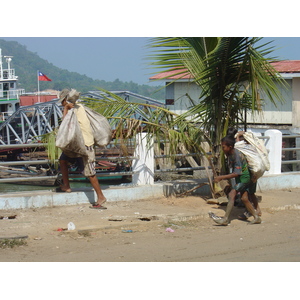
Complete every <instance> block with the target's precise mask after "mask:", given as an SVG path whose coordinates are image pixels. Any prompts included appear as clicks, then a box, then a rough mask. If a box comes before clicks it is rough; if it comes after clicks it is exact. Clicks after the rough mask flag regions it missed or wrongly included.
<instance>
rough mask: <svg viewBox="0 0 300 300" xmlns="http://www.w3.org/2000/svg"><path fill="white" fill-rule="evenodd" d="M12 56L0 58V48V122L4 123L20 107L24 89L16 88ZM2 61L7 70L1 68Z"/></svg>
mask: <svg viewBox="0 0 300 300" xmlns="http://www.w3.org/2000/svg"><path fill="white" fill-rule="evenodd" d="M12 58H13V56H6V55H5V56H2V49H1V48H0V122H3V121H5V120H6V119H7V118H8V117H9V116H11V115H12V114H13V113H14V112H15V111H16V110H17V109H18V108H19V106H20V96H21V95H22V94H24V93H25V90H24V89H18V88H17V81H18V76H16V75H15V70H14V69H12V68H11V61H12ZM3 59H5V60H6V63H7V68H6V69H5V68H4V66H3Z"/></svg>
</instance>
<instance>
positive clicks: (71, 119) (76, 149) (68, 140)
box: [55, 109, 87, 157]
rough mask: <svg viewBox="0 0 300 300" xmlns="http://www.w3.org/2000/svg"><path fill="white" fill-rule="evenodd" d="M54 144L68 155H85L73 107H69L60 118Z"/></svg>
mask: <svg viewBox="0 0 300 300" xmlns="http://www.w3.org/2000/svg"><path fill="white" fill-rule="evenodd" d="M55 145H56V146H57V147H58V148H60V149H61V150H62V151H63V152H64V153H65V154H66V155H68V156H69V157H80V156H86V155H87V152H86V147H85V145H84V139H83V136H82V133H81V130H80V126H79V123H78V120H77V117H76V114H75V112H74V109H70V110H69V111H68V113H67V114H66V115H65V117H64V119H63V120H62V122H61V124H60V127H59V129H58V132H57V136H56V143H55Z"/></svg>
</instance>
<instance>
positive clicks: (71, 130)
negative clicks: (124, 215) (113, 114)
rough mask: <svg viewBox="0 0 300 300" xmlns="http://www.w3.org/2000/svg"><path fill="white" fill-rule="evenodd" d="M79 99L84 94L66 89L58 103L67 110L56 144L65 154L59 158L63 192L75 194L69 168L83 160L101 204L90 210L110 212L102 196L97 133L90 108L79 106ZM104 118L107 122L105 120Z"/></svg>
mask: <svg viewBox="0 0 300 300" xmlns="http://www.w3.org/2000/svg"><path fill="white" fill-rule="evenodd" d="M79 96H80V93H79V92H77V91H76V90H75V89H71V90H68V89H64V90H62V91H61V93H60V95H59V101H58V103H61V104H62V106H63V107H64V109H63V122H62V123H61V126H60V128H59V131H58V134H57V140H56V146H58V147H59V148H61V149H62V151H63V153H62V154H61V156H60V158H59V163H60V170H61V173H62V180H63V184H62V185H61V186H60V191H61V192H67V193H70V192H71V188H70V182H69V173H68V165H69V163H74V162H75V161H76V159H82V163H83V166H84V169H83V174H84V176H86V177H88V178H89V180H90V182H91V184H92V186H93V188H94V190H95V192H96V195H97V201H96V202H95V203H93V205H92V206H91V207H90V208H94V209H106V207H105V206H103V204H104V203H105V202H106V198H105V196H104V195H103V193H102V190H101V187H100V184H99V181H98V178H97V176H96V170H95V150H94V143H95V141H94V132H93V130H92V126H91V123H90V120H89V117H88V115H87V112H86V108H85V107H84V106H83V105H81V104H79V103H76V102H77V100H78V99H79ZM100 116H101V115H100ZM101 117H102V118H104V117H103V116H101ZM104 119H105V118H104ZM105 120H106V119H105ZM106 122H107V121H106ZM107 123H108V122H107ZM105 125H107V124H105ZM107 133H108V135H109V134H110V130H109V129H108V130H107ZM108 139H110V137H109V138H108Z"/></svg>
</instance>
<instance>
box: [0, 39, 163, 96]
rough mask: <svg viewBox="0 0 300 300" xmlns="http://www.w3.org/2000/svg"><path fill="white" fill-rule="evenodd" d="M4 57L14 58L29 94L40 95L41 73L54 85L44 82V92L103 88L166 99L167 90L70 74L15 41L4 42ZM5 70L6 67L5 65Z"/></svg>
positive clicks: (21, 86)
mask: <svg viewBox="0 0 300 300" xmlns="http://www.w3.org/2000/svg"><path fill="white" fill-rule="evenodd" d="M0 48H1V49H2V55H3V56H4V55H11V56H13V60H12V64H11V67H12V68H13V69H15V72H16V75H17V76H18V77H19V80H18V84H19V86H18V88H22V89H25V91H26V92H35V91H37V70H39V71H41V72H43V73H45V74H46V75H47V76H48V77H49V78H51V79H52V81H47V82H44V81H40V90H41V91H42V90H45V89H47V90H48V89H53V90H62V89H64V88H76V89H77V90H79V91H81V92H82V93H84V92H87V91H91V90H96V89H97V88H99V87H100V88H103V89H106V90H115V91H116V90H118V91H123V90H126V91H130V92H133V93H137V94H140V95H143V96H146V97H151V98H153V99H157V100H163V99H164V90H160V91H158V92H156V91H157V90H159V88H161V87H159V86H150V85H145V84H143V85H139V84H137V83H134V82H132V81H130V82H122V81H120V80H119V79H116V80H115V81H112V82H107V81H105V80H94V79H92V78H90V77H88V76H86V75H81V74H79V73H76V72H69V71H67V70H65V69H61V68H58V67H56V66H54V65H53V64H52V63H49V62H48V61H47V60H45V59H42V58H40V57H39V56H38V55H37V54H36V53H33V52H31V51H29V50H27V48H26V46H23V45H21V44H20V43H18V42H15V41H5V40H2V39H0ZM3 64H4V67H5V68H6V63H5V61H3Z"/></svg>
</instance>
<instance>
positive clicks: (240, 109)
mask: <svg viewBox="0 0 300 300" xmlns="http://www.w3.org/2000/svg"><path fill="white" fill-rule="evenodd" d="M260 40H261V38H247V37H175V38H153V39H151V40H150V43H149V48H151V49H152V54H151V55H149V57H148V58H149V59H150V60H151V63H150V65H151V66H152V67H154V68H156V69H162V71H160V73H165V74H167V75H166V78H167V76H168V74H170V73H169V72H170V71H171V72H172V75H173V76H174V75H177V78H181V77H183V76H185V75H187V74H189V75H191V82H194V83H196V84H197V85H198V86H199V87H200V88H201V94H200V95H199V99H191V100H193V101H191V107H190V109H189V110H188V111H186V112H185V113H184V114H182V115H181V116H180V117H179V118H178V119H177V120H178V121H182V120H184V119H189V120H192V121H193V122H194V123H197V124H199V126H200V127H201V128H202V130H203V131H204V132H205V133H206V134H207V136H209V139H210V143H211V147H212V152H213V157H214V158H215V164H216V165H217V166H218V169H220V166H221V157H220V155H219V154H220V140H221V138H222V137H223V136H225V135H226V132H227V129H228V128H229V127H237V126H240V125H241V124H243V125H244V126H246V114H245V112H247V111H252V112H254V111H256V112H260V111H261V108H262V103H263V100H264V99H262V95H264V96H265V97H267V98H268V99H269V100H270V101H271V102H272V103H274V104H275V105H276V101H280V102H282V101H283V97H282V95H281V94H280V92H279V88H278V87H279V86H285V81H284V80H283V79H282V78H281V76H280V75H279V73H278V72H277V71H276V70H275V69H274V68H273V67H272V64H271V62H272V60H274V58H267V57H266V56H267V55H269V54H270V53H271V52H272V50H273V47H269V46H268V44H264V45H259V46H257V45H258V42H259V41H260ZM267 46H268V48H267ZM195 100H198V101H195Z"/></svg>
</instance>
